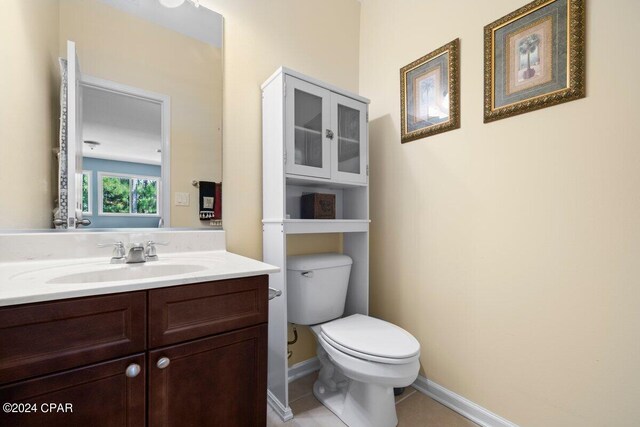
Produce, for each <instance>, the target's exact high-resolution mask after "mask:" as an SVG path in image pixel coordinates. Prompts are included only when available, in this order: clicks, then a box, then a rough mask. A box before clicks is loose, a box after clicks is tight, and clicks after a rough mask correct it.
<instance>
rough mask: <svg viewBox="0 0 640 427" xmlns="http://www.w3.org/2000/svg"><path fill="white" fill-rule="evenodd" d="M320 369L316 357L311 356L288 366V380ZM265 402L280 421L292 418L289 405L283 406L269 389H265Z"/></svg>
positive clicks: (293, 379)
mask: <svg viewBox="0 0 640 427" xmlns="http://www.w3.org/2000/svg"><path fill="white" fill-rule="evenodd" d="M319 369H320V361H319V360H318V358H317V357H312V358H311V359H307V360H305V361H302V362H300V363H296V364H295V365H293V366H291V367H290V368H289V375H288V377H289V382H291V381H295V380H297V379H298V378H302V377H304V376H306V375H309V374H310V373H312V372H315V371H317V370H319ZM267 403H268V404H269V406H271V409H273V411H274V412H275V413H276V414H278V416H279V417H280V419H282V421H289V420H290V419H292V418H293V412H291V408H290V407H289V406H286V407H285V406H284V405H283V404H282V402H280V400H279V399H278V398H277V397H276V396H274V394H273V393H271V390H267Z"/></svg>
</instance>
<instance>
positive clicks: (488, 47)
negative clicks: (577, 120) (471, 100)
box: [484, 0, 585, 123]
mask: <svg viewBox="0 0 640 427" xmlns="http://www.w3.org/2000/svg"><path fill="white" fill-rule="evenodd" d="M584 9H585V0H535V1H533V2H531V3H529V4H527V5H526V6H523V7H521V8H520V9H518V10H516V11H515V12H513V13H510V14H508V15H507V16H504V17H502V18H500V19H498V20H497V21H495V22H493V23H491V24H489V25H487V26H486V27H484V122H485V123H487V122H491V121H494V120H499V119H504V118H506V117H511V116H514V115H516V114H522V113H527V112H529V111H533V110H538V109H540V108H545V107H550V106H552V105H556V104H560V103H563V102H568V101H573V100H575V99H579V98H584V96H585V58H584V51H585V42H584V35H585V23H584V22H585V11H584Z"/></svg>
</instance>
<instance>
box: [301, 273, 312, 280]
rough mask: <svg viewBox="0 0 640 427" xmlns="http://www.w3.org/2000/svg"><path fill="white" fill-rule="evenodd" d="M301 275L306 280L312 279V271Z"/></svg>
mask: <svg viewBox="0 0 640 427" xmlns="http://www.w3.org/2000/svg"><path fill="white" fill-rule="evenodd" d="M302 275H303V276H304V277H307V278H309V279H311V278H312V277H313V271H303V272H302Z"/></svg>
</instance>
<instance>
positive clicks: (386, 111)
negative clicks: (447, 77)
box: [360, 0, 640, 427]
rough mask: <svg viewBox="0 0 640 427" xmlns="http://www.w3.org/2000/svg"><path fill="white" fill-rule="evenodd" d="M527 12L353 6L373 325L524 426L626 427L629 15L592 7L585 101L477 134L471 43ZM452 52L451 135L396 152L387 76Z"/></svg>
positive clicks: (634, 299)
mask: <svg viewBox="0 0 640 427" xmlns="http://www.w3.org/2000/svg"><path fill="white" fill-rule="evenodd" d="M489 3H491V4H490V6H489ZM524 3H526V2H525V1H522V0H493V1H491V2H481V1H477V0H458V1H455V2H436V1H428V2H425V1H418V0H395V1H393V2H389V1H383V0H364V1H363V2H362V14H361V37H360V40H361V44H360V93H361V94H363V95H364V96H367V97H370V98H371V110H370V111H371V113H370V118H371V123H370V135H371V218H372V226H371V229H372V236H371V253H372V257H371V266H372V267H371V278H372V282H371V311H372V314H373V315H375V316H380V317H383V318H385V319H388V320H390V321H392V322H395V323H397V324H399V325H401V326H403V327H405V328H407V329H408V330H409V331H410V332H412V333H413V334H415V336H416V337H417V338H418V339H419V341H420V343H421V344H422V356H421V363H422V368H423V372H424V373H426V376H427V377H428V378H430V379H432V380H434V381H436V382H437V383H439V384H441V385H443V386H445V387H447V388H449V389H450V390H453V391H454V392H456V393H459V394H461V395H462V396H464V397H466V398H468V399H471V400H472V401H474V402H476V403H478V404H480V405H482V406H484V407H486V408H488V409H489V410H491V411H494V412H495V413H497V414H500V415H502V416H503V417H505V418H507V419H509V420H511V421H513V422H515V423H517V424H519V425H522V426H544V427H553V426H562V427H568V426H580V427H587V426H616V427H625V426H628V427H632V426H638V425H640V405H639V404H638V402H640V315H639V307H640V286H639V281H638V280H639V278H640V220H639V216H638V212H639V211H640V196H639V194H640V190H639V189H640V167H639V166H640V144H639V143H638V135H639V134H640V121H639V120H638V118H637V116H638V115H639V113H640V108H639V107H638V106H637V103H636V100H637V99H638V98H639V97H640V83H638V70H639V69H640V59H639V57H638V55H635V54H630V53H631V52H636V50H637V49H636V44H635V39H636V38H635V29H636V27H637V22H636V21H637V16H638V15H640V3H638V2H637V1H635V0H619V1H616V2H604V1H595V0H594V1H588V2H587V3H588V15H587V26H588V31H587V46H588V48H587V55H588V57H587V91H588V93H587V98H586V99H583V100H579V101H574V102H571V103H567V104H563V105H560V106H556V107H552V108H548V109H545V110H541V111H537V112H532V113H528V114H525V115H521V116H518V117H513V118H509V119H505V120H501V121H498V122H495V123H491V124H483V123H482V115H483V111H482V104H483V27H484V25H486V24H488V23H490V22H492V21H493V20H495V19H497V18H500V17H501V16H503V15H505V14H507V13H509V12H511V11H513V10H515V9H517V8H518V7H520V6H522V5H523V4H524ZM456 37H460V38H461V80H462V88H461V102H462V105H461V107H462V128H461V129H460V130H456V131H452V132H448V133H445V134H441V135H438V136H433V137H429V138H427V139H423V140H419V141H415V142H411V143H409V144H405V145H401V144H400V123H399V119H400V99H399V69H400V68H401V67H402V66H404V65H406V64H408V63H409V62H411V61H413V60H415V59H417V58H419V57H420V56H422V55H424V54H426V53H428V52H430V51H431V50H433V49H435V48H437V47H439V46H441V45H443V44H445V43H447V42H449V41H450V40H453V39H455V38H456ZM391 229H393V230H394V232H393V233H386V234H383V230H391Z"/></svg>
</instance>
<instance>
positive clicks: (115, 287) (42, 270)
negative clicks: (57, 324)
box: [0, 250, 280, 306]
mask: <svg viewBox="0 0 640 427" xmlns="http://www.w3.org/2000/svg"><path fill="white" fill-rule="evenodd" d="M159 257H160V260H159V261H155V262H147V263H143V264H109V260H110V258H109V257H108V256H101V257H99V258H81V259H58V260H44V261H19V262H3V263H0V306H8V305H16V304H26V303H33V302H40V301H51V300H58V299H65V298H76V297H84V296H90V295H103V294H113V293H118V292H130V291H139V290H144V289H152V288H162V287H168V286H176V285H184V284H189V283H199V282H207V281H214V280H222V279H233V278H238V277H248V276H257V275H262V274H269V273H276V272H278V271H280V269H279V268H278V267H274V266H272V265H269V264H265V263H263V262H260V261H256V260H253V259H251V258H246V257H243V256H240V255H236V254H233V253H231V252H227V251H224V250H215V251H198V252H176V253H162V254H159ZM162 266H167V267H162ZM158 267H160V269H165V268H166V269H168V270H171V269H172V268H174V267H175V268H178V269H180V268H182V269H183V270H184V271H188V270H190V269H196V268H197V269H199V271H191V272H185V273H182V274H177V275H161V276H158V277H146V278H135V279H131V278H126V276H128V275H129V274H128V272H133V273H143V274H144V273H145V272H146V271H150V269H158ZM123 269H130V270H127V271H123ZM133 269H138V270H136V271H133ZM144 269H147V270H144ZM117 270H121V271H117ZM94 272H98V274H99V273H102V272H106V273H107V274H114V273H115V274H116V275H117V274H119V273H122V278H121V279H118V280H114V281H102V282H81V283H65V280H64V279H62V280H61V279H60V278H61V277H62V278H64V277H71V278H73V277H76V278H77V277H81V276H82V275H83V274H87V273H90V274H94ZM131 275H133V276H135V275H136V274H131ZM70 281H73V279H70Z"/></svg>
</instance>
